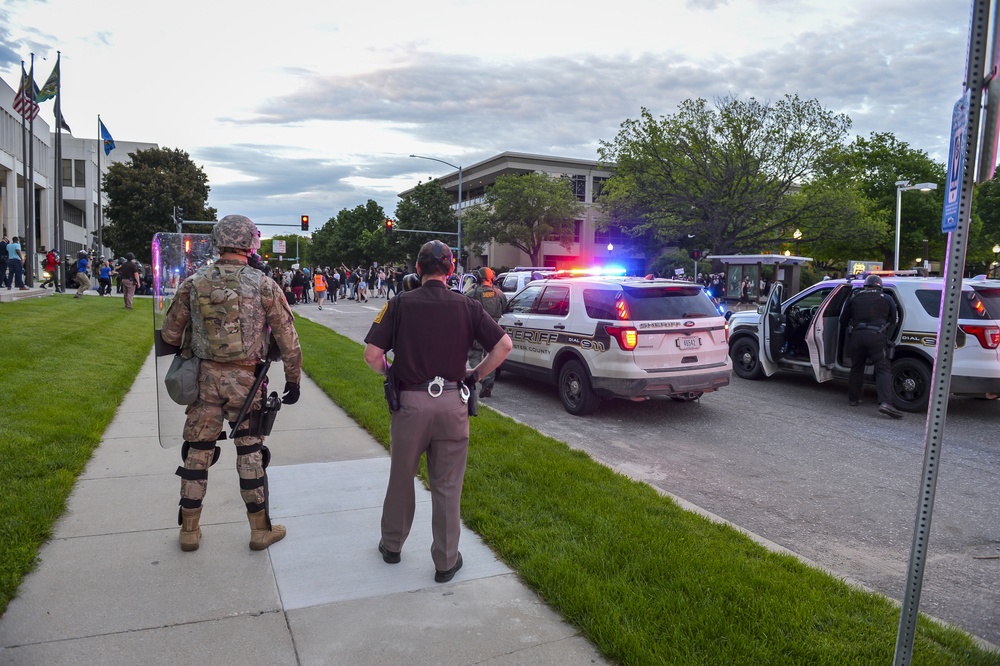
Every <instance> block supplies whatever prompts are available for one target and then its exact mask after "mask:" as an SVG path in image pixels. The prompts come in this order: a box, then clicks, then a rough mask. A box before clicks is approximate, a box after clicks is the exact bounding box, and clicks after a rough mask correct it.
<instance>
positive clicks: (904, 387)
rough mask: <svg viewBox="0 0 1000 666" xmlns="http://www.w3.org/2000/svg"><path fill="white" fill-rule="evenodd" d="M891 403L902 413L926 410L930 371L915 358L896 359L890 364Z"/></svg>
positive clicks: (929, 391) (929, 387) (929, 390)
mask: <svg viewBox="0 0 1000 666" xmlns="http://www.w3.org/2000/svg"><path fill="white" fill-rule="evenodd" d="M891 377H892V402H893V404H895V405H896V407H898V408H899V409H901V410H903V411H904V412H922V411H926V410H927V401H928V399H929V398H930V393H931V369H930V368H929V367H928V366H927V364H926V363H924V362H923V361H920V360H918V359H915V358H901V359H897V360H896V361H894V362H893V364H892V371H891Z"/></svg>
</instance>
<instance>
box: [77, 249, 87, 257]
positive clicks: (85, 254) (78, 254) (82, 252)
mask: <svg viewBox="0 0 1000 666" xmlns="http://www.w3.org/2000/svg"><path fill="white" fill-rule="evenodd" d="M76 256H78V257H86V256H87V251H86V250H80V251H79V252H77V253H76Z"/></svg>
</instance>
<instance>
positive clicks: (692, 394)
mask: <svg viewBox="0 0 1000 666" xmlns="http://www.w3.org/2000/svg"><path fill="white" fill-rule="evenodd" d="M703 395H704V393H703V392H701V391H688V392H687V393H678V394H676V395H672V396H670V399H671V400H674V401H676V402H694V401H695V400H697V399H698V398H700V397H701V396H703Z"/></svg>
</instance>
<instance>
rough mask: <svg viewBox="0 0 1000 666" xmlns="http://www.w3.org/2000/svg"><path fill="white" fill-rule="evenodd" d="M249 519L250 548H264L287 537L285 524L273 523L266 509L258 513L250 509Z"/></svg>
mask: <svg viewBox="0 0 1000 666" xmlns="http://www.w3.org/2000/svg"><path fill="white" fill-rule="evenodd" d="M247 520H249V521H250V550H264V549H265V548H267V547H268V546H270V545H271V544H272V543H275V542H278V541H281V540H282V539H284V538H285V528H284V526H283V525H271V524H270V521H269V520H268V519H267V511H265V510H264V509H261V510H260V511H258V512H257V513H250V512H249V511H248V512H247Z"/></svg>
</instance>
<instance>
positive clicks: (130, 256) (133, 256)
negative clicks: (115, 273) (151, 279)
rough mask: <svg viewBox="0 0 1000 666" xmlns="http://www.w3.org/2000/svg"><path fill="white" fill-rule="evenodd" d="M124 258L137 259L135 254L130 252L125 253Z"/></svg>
mask: <svg viewBox="0 0 1000 666" xmlns="http://www.w3.org/2000/svg"><path fill="white" fill-rule="evenodd" d="M124 259H128V260H129V261H135V255H134V254H132V253H131V252H129V253H128V254H126V255H125V257H124ZM124 259H123V261H124Z"/></svg>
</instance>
